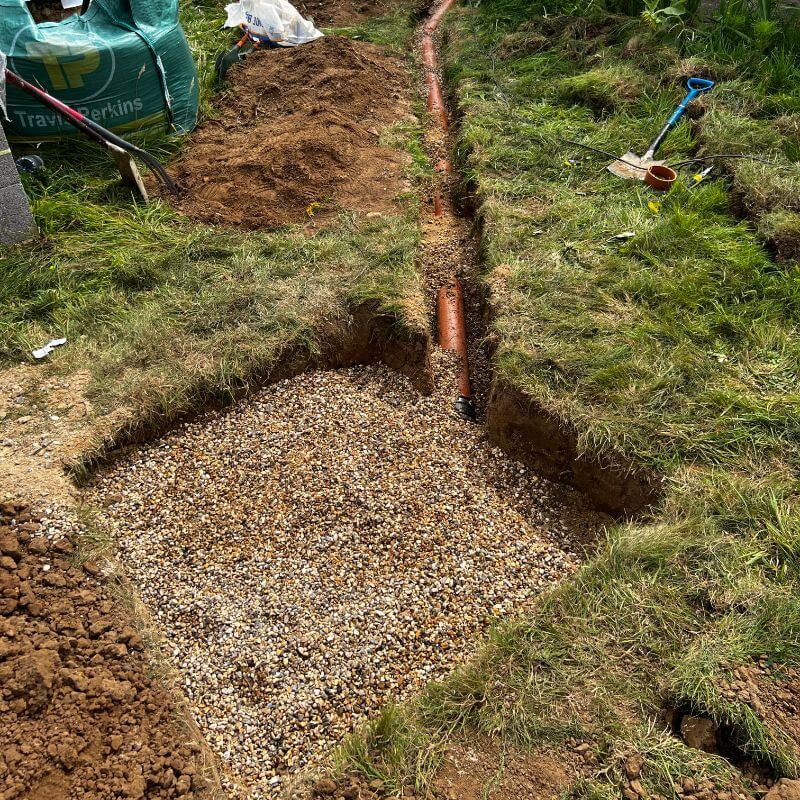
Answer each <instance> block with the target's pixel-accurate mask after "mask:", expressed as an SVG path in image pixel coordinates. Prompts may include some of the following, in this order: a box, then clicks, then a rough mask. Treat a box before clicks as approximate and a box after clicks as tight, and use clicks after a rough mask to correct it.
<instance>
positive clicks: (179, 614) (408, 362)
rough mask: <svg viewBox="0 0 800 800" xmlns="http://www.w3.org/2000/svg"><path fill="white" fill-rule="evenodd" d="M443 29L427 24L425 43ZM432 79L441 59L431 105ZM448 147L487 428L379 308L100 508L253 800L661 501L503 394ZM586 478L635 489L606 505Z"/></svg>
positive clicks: (197, 710) (99, 480)
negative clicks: (463, 413) (651, 500)
mask: <svg viewBox="0 0 800 800" xmlns="http://www.w3.org/2000/svg"><path fill="white" fill-rule="evenodd" d="M448 5H449V3H446V4H445V5H444V6H440V7H439V8H440V9H442V8H446V6H448ZM432 19H435V16H434V17H433V18H432ZM432 34H433V29H432V28H431V26H430V21H429V22H428V23H427V24H426V26H423V30H422V31H421V32H420V37H421V39H420V44H421V43H422V40H423V39H424V37H425V36H428V35H432ZM429 49H430V47H429ZM301 51H302V48H298V53H299V52H301ZM297 57H298V56H293V58H297ZM426 57H427V58H430V56H429V55H428V56H426ZM434 79H435V82H436V83H438V76H437V75H436V71H435V63H431V64H430V68H429V69H428V74H427V77H426V79H425V80H426V87H427V88H428V89H429V90H430V88H431V86H433V85H434ZM439 96H440V95H439ZM433 97H434V98H435V97H436V93H435V92H434V93H433ZM434 105H435V104H434ZM432 110H433V111H434V112H435V113H434V114H433V115H432V116H433V119H434V120H435V119H436V118H437V116H438V119H440V120H441V121H442V122H444V120H445V117H444V115H443V113H438V112H439V109H436V108H435V107H434V108H432ZM442 110H443V109H442ZM427 144H428V147H429V150H430V155H431V156H432V157H433V158H434V159H435V160H436V161H437V162H438V163H440V164H442V170H441V175H442V181H441V193H440V195H439V197H438V199H437V198H435V197H434V198H432V200H434V201H435V202H432V203H431V207H430V209H428V211H427V212H426V216H425V218H424V219H423V226H424V237H423V256H422V263H423V266H424V275H425V280H426V283H427V287H428V296H429V299H430V310H431V319H432V327H433V318H434V310H435V305H436V297H437V293H438V292H439V290H440V288H441V287H442V286H444V285H447V284H448V283H449V282H452V280H453V278H454V277H457V278H458V279H459V281H460V282H461V283H462V284H463V288H464V296H465V301H464V317H465V320H466V328H467V330H468V331H469V334H470V335H469V336H468V341H467V353H468V361H469V367H470V376H471V378H472V390H473V395H474V400H475V404H476V407H477V412H478V414H477V416H478V419H477V424H474V423H472V422H468V421H465V420H464V419H462V418H460V417H459V416H458V415H457V414H456V413H455V411H454V407H453V406H454V401H455V400H456V397H457V394H458V391H457V378H458V374H459V372H460V371H461V370H463V367H464V363H463V359H461V358H460V357H459V356H457V355H454V354H453V353H449V352H445V351H443V350H441V349H439V348H435V347H432V346H431V345H430V342H429V341H428V340H427V339H426V338H425V337H423V336H419V337H414V336H406V337H403V336H398V334H397V333H396V331H395V330H394V328H393V326H392V325H391V320H388V319H385V318H381V317H378V316H376V315H375V314H374V310H373V309H370V308H366V307H365V308H361V309H358V310H357V311H356V312H355V313H354V315H353V318H352V320H351V324H350V325H349V326H347V327H346V329H345V330H343V331H342V332H341V335H340V336H339V337H338V338H334V339H332V340H331V344H330V346H329V349H328V351H326V352H325V353H323V355H322V356H320V357H318V358H317V359H316V360H315V361H314V362H313V363H312V362H311V361H310V360H309V358H308V356H307V355H303V354H296V356H290V357H289V358H287V359H286V360H285V361H284V363H283V364H282V365H281V367H280V368H279V369H278V370H276V371H275V372H274V373H272V374H271V375H270V376H268V380H266V383H268V384H269V385H268V386H267V388H264V389H263V390H261V391H259V392H258V393H256V394H255V395H252V396H250V397H247V398H244V399H243V400H242V401H241V402H239V403H238V404H237V405H236V406H234V407H232V408H230V409H221V410H215V411H211V412H209V413H207V414H205V415H202V416H200V417H198V418H196V419H193V420H190V421H186V422H184V423H183V424H181V425H180V426H178V427H177V428H176V429H174V430H172V431H171V432H169V433H167V434H166V435H163V436H161V437H160V438H157V439H155V440H152V441H150V442H149V443H147V444H145V445H144V446H143V447H141V448H138V449H135V450H134V449H131V448H128V449H127V451H126V452H123V453H120V454H118V455H117V457H115V458H114V459H113V460H111V461H110V462H109V463H108V464H107V465H105V466H104V467H102V468H101V469H99V470H98V472H97V474H96V475H95V477H94V479H93V480H92V481H91V483H90V484H89V486H88V487H87V489H86V492H85V497H86V499H87V501H88V502H89V503H91V504H92V505H94V506H95V507H98V508H102V509H103V511H102V512H101V514H100V519H101V522H102V524H103V526H104V527H105V528H106V529H107V530H108V532H109V533H110V535H111V536H112V539H113V541H114V542H115V543H116V545H117V548H118V555H119V558H120V560H121V562H122V563H123V564H124V565H125V569H126V572H127V574H128V577H129V578H130V580H131V582H132V583H133V585H134V586H135V587H136V588H137V590H138V592H139V594H140V596H141V598H142V600H143V601H144V603H145V605H146V606H147V607H148V609H149V610H150V613H151V614H152V616H153V618H154V621H155V623H156V627H157V628H158V629H159V630H160V631H161V632H162V634H163V647H164V649H165V655H166V656H167V657H168V658H169V660H170V661H171V662H172V663H173V664H174V666H175V667H176V668H177V670H178V672H179V673H180V675H181V679H182V683H183V686H182V688H183V690H184V692H185V694H186V697H187V698H188V701H189V705H190V708H191V711H192V714H193V716H194V718H195V720H196V721H197V723H198V724H199V726H200V728H201V730H202V732H203V734H204V735H205V737H206V739H207V741H208V743H209V744H210V745H211V747H212V748H213V749H214V751H215V752H216V754H217V755H218V756H219V758H220V763H221V774H222V775H223V783H224V787H225V789H226V791H227V792H228V793H229V794H230V796H232V797H251V798H259V797H270V796H275V795H277V794H278V793H280V792H281V791H285V790H286V789H287V786H291V784H292V782H293V780H295V779H296V776H297V775H298V774H299V773H300V772H301V771H302V770H303V769H304V768H306V767H308V766H313V765H315V764H318V763H320V762H321V761H322V760H323V759H324V758H325V757H326V756H327V755H328V754H329V753H330V750H331V748H332V747H333V746H334V745H335V744H336V743H338V742H340V741H341V740H342V738H343V737H344V736H345V735H346V734H347V733H348V732H350V731H351V730H353V728H354V727H355V726H356V725H357V724H358V723H359V722H360V721H362V720H364V719H366V718H368V717H369V716H370V715H374V714H375V713H376V712H377V711H378V710H379V709H380V708H381V707H382V706H383V705H385V704H386V703H387V702H390V701H398V700H403V699H406V698H408V697H410V696H412V695H413V694H414V693H415V692H417V691H418V690H419V689H420V688H421V687H422V686H423V685H424V684H425V683H426V682H428V681H429V680H431V679H436V678H440V677H442V676H444V675H445V674H446V673H447V672H448V671H449V670H451V669H452V668H453V666H454V665H456V664H458V663H459V662H460V661H462V660H463V659H465V658H466V657H468V656H469V655H470V653H471V652H472V651H473V648H474V647H475V643H476V641H477V640H478V638H479V637H480V635H481V633H482V632H483V631H484V630H485V629H486V627H487V626H488V625H489V624H490V623H491V621H492V620H493V619H496V618H498V617H504V616H509V615H515V614H521V613H525V612H526V610H528V609H530V608H531V607H532V605H533V604H534V603H535V602H536V600H537V597H538V595H539V594H540V593H541V591H542V590H543V589H546V588H547V587H549V586H551V585H553V584H554V583H557V582H558V581H561V580H563V579H564V578H565V577H566V576H569V575H570V574H572V573H573V572H574V571H575V569H576V568H577V567H578V565H579V564H580V561H581V557H582V554H583V552H584V549H585V547H586V545H587V543H591V542H593V541H595V539H596V538H597V536H598V534H599V532H600V530H601V528H602V526H603V525H604V524H606V522H607V521H608V517H607V516H606V515H605V514H602V513H598V512H597V508H598V507H601V508H605V509H608V510H612V511H615V512H626V511H635V510H637V508H639V507H641V505H643V504H644V503H646V502H647V497H648V496H647V494H646V492H642V491H639V490H635V489H630V488H629V487H628V488H625V487H627V486H628V484H626V483H625V481H627V480H629V479H628V476H627V475H626V474H625V473H624V469H623V467H622V466H621V465H611V471H610V472H609V471H608V468H609V465H605V466H604V465H601V464H596V465H594V467H593V469H594V472H591V470H589V469H588V467H587V468H586V470H584V469H583V467H581V466H580V462H581V459H579V458H576V457H574V439H573V441H572V445H571V446H572V451H570V445H569V441H570V433H569V431H565V430H564V429H563V428H562V427H556V426H553V425H551V424H550V423H549V422H547V421H546V419H545V417H544V415H541V414H539V415H537V414H536V413H535V410H534V413H533V415H532V414H531V409H530V405H529V404H527V403H525V401H524V399H521V398H517V397H514V396H513V395H512V394H511V393H510V391H509V390H506V389H503V388H502V387H498V386H497V385H494V386H492V383H491V380H490V379H489V376H490V374H491V372H490V358H491V353H490V352H489V347H488V345H487V343H486V336H485V334H484V330H485V329H484V324H485V320H484V310H483V305H482V303H481V298H480V296H479V293H478V291H477V289H476V288H475V287H476V285H477V282H476V273H475V270H476V268H477V267H476V263H477V262H476V248H475V242H474V239H473V235H472V225H471V223H470V221H469V220H468V219H466V218H464V217H462V216H459V215H458V213H457V212H456V210H455V208H454V206H453V204H452V202H451V200H450V197H451V196H452V181H453V178H452V175H451V172H450V171H449V169H448V168H447V165H446V163H445V162H446V158H447V152H448V142H447V139H446V130H444V129H443V128H442V127H441V126H439V127H436V126H431V129H430V131H429V132H428V135H427ZM304 199H305V198H302V199H301V200H300V201H299V202H300V203H302V202H304ZM309 367H318V368H320V367H322V368H325V369H312V370H310V371H309V369H308V368H309ZM487 408H488V415H487V413H486V410H487ZM487 417H488V420H487ZM542 419H545V422H543V421H542ZM548 425H549V426H550V427H548ZM139 433H140V435H141V436H145V435H149V433H150V432H147V431H141V432H139ZM495 442H500V443H502V444H503V446H504V449H507V450H508V451H509V452H510V453H511V455H512V457H509V455H507V454H506V453H504V452H503V451H502V450H501V449H499V448H498V447H496V446H495ZM537 443H538V444H537ZM552 453H555V454H556V456H557V457H554V458H550V455H552ZM548 459H549V461H548ZM522 462H529V463H533V464H535V465H536V467H537V469H532V468H530V467H529V466H526V465H525V464H524V463H522ZM548 463H549V464H550V467H548V466H547V464H548ZM553 464H555V466H553ZM576 465H578V466H576ZM614 469H617V473H618V474H617V473H615V472H614ZM537 470H538V471H537ZM568 470H571V474H566V472H567V471H568ZM582 470H583V471H582ZM587 471H588V472H591V474H592V475H593V476H594V477H595V478H598V480H596V481H595V485H596V487H599V486H600V483H599V476H601V475H607V476H608V475H610V482H609V483H610V484H611V485H614V484H615V483H616V484H619V485H620V486H623V488H621V489H614V490H613V491H609V489H608V487H607V486H606V487H605V488H604V489H603V492H604V494H603V492H600V490H599V489H598V491H597V492H594V491H593V489H592V485H591V481H589V480H588V479H587V480H585V481H584V480H582V478H581V477H580V476H581V475H583V474H584V472H587ZM542 472H543V473H544V474H545V475H547V476H551V477H557V478H560V479H564V478H572V479H573V480H574V482H575V483H577V484H579V485H581V486H582V488H586V489H587V490H588V491H589V495H590V498H589V499H587V497H586V496H585V495H583V494H581V493H580V492H578V491H575V490H573V489H571V488H567V487H566V486H564V485H561V484H555V483H551V482H550V481H549V480H547V478H546V477H542V475H541V473H542ZM634 483H635V482H634ZM636 485H637V486H638V484H636ZM637 492H638V493H637ZM595 495H598V496H595ZM599 495H602V497H600V496H599ZM603 497H605V499H603ZM609 498H611V499H609Z"/></svg>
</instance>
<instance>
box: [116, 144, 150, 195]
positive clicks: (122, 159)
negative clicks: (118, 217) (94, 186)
mask: <svg viewBox="0 0 800 800" xmlns="http://www.w3.org/2000/svg"><path fill="white" fill-rule="evenodd" d="M108 150H109V152H110V153H111V158H112V159H113V161H114V164H115V165H116V167H117V170H118V171H119V174H120V175H121V176H122V180H123V181H124V182H125V183H127V184H128V186H130V187H132V188H133V189H134V190H135V191H136V193H137V194H138V195H139V197H141V199H142V201H143V202H144V203H149V202H150V198H149V197H148V196H147V189H145V187H144V181H143V180H142V176H141V174H140V172H139V168H138V167H137V166H136V162H135V161H134V160H133V159H132V158H131V155H130V153H126V152H125V151H124V150H123V149H122V148H121V147H117V146H116V145H115V144H112V143H111V142H109V144H108Z"/></svg>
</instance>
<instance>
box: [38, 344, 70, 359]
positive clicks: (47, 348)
mask: <svg viewBox="0 0 800 800" xmlns="http://www.w3.org/2000/svg"><path fill="white" fill-rule="evenodd" d="M66 343H67V340H66V339H51V340H50V341H49V342H48V343H47V344H45V345H42V346H41V347H38V348H37V349H36V350H31V355H32V356H33V357H34V358H36V359H38V360H41V359H43V358H46V357H47V356H49V355H50V353H52V352H53V350H55V348H56V347H61V345H62V344H66Z"/></svg>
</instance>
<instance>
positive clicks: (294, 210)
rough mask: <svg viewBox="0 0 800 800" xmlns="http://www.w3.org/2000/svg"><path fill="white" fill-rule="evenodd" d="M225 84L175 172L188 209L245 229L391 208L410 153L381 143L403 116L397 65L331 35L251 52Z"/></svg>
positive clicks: (403, 88)
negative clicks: (211, 115)
mask: <svg viewBox="0 0 800 800" xmlns="http://www.w3.org/2000/svg"><path fill="white" fill-rule="evenodd" d="M228 80H229V84H230V86H229V88H228V89H227V90H225V91H224V92H223V93H222V95H221V96H220V97H219V98H218V102H217V108H218V109H219V114H218V116H217V117H216V118H215V119H212V120H210V121H208V122H207V123H206V124H205V125H203V126H202V127H201V128H200V129H198V130H197V131H195V133H193V134H192V135H191V136H190V137H189V140H188V141H187V142H186V144H185V146H184V148H183V150H182V153H181V157H180V159H179V161H178V162H177V163H175V164H173V165H172V172H173V175H174V177H175V180H176V182H177V183H178V184H179V185H180V186H181V188H182V189H183V191H184V193H183V196H182V197H181V198H180V199H179V200H178V201H177V205H178V207H179V209H180V210H181V211H182V212H183V213H184V214H186V215H187V216H189V217H191V218H192V219H195V220H197V221H200V222H206V223H214V224H221V225H231V226H236V227H240V228H247V229H251V230H252V229H259V228H271V227H276V226H280V225H287V224H292V223H302V222H307V221H309V219H310V218H311V217H315V218H317V219H320V218H321V219H323V220H324V219H325V218H326V217H329V216H331V215H332V214H333V213H336V212H338V211H340V210H342V209H347V210H350V211H357V212H365V213H367V212H372V213H387V212H391V211H393V210H397V203H396V198H397V196H398V195H399V194H401V193H402V192H403V191H404V190H406V189H408V184H407V182H406V179H405V178H404V175H403V173H404V168H405V164H406V162H407V156H406V155H405V154H404V153H402V152H401V151H399V150H396V149H394V148H391V147H384V146H382V144H381V142H380V137H381V135H382V134H383V133H384V132H385V131H386V130H387V129H388V128H389V127H391V126H392V125H393V124H394V123H397V122H401V121H402V120H403V118H407V117H408V116H409V108H410V104H409V98H408V81H407V76H406V73H405V69H404V66H403V64H402V63H401V62H400V61H399V60H398V59H396V58H394V57H392V56H389V55H388V54H386V53H385V52H384V51H383V50H382V49H381V48H379V47H376V46H374V45H371V44H366V43H363V42H355V41H352V40H350V39H346V38H343V37H339V36H328V37H325V38H323V39H318V40H316V41H314V42H310V43H309V44H305V45H302V46H301V47H293V48H285V49H284V48H275V49H269V50H262V51H257V52H255V53H253V54H251V55H250V56H249V57H248V58H247V60H246V61H245V62H244V63H242V64H240V65H236V66H235V67H233V68H232V69H231V70H230V71H229V72H228Z"/></svg>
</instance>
